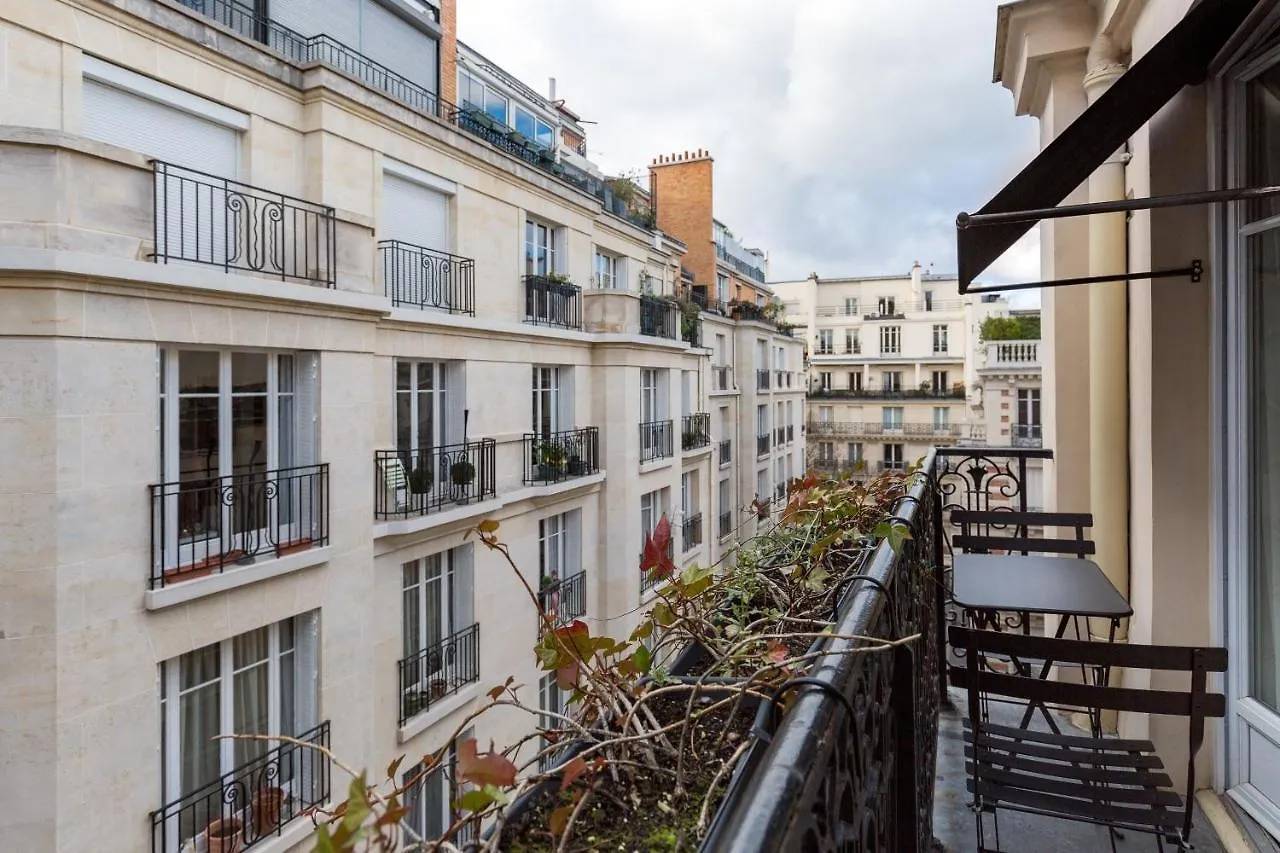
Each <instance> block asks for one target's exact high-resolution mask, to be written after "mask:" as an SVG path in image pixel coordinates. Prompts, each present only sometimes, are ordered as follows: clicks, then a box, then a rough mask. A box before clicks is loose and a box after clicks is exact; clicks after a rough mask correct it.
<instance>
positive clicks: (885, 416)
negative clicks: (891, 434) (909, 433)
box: [880, 406, 902, 430]
mask: <svg viewBox="0 0 1280 853" xmlns="http://www.w3.org/2000/svg"><path fill="white" fill-rule="evenodd" d="M880 418H881V420H880V423H881V426H883V427H884V428H885V429H886V430H890V429H893V430H900V429H902V407H901V406H885V407H884V408H883V409H881V410H880Z"/></svg>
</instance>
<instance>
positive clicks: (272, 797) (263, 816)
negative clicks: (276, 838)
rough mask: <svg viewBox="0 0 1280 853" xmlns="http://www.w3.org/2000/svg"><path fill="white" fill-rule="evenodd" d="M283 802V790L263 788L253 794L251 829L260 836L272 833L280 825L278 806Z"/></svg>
mask: <svg viewBox="0 0 1280 853" xmlns="http://www.w3.org/2000/svg"><path fill="white" fill-rule="evenodd" d="M283 803H284V790H283V789H281V788H274V787H272V788H263V789H262V790H260V791H258V792H257V793H256V794H254V795H253V829H254V832H256V833H257V834H258V837H259V838H261V837H262V836H264V835H270V834H272V833H274V832H275V831H276V830H277V829H278V828H279V827H280V806H281V805H282V804H283Z"/></svg>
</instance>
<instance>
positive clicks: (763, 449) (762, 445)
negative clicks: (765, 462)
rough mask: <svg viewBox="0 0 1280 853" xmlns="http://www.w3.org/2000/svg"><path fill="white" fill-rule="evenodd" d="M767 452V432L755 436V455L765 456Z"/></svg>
mask: <svg viewBox="0 0 1280 853" xmlns="http://www.w3.org/2000/svg"><path fill="white" fill-rule="evenodd" d="M768 453H769V433H767V432H766V433H765V434H764V435H757V436H756V455H757V456H767V455H768Z"/></svg>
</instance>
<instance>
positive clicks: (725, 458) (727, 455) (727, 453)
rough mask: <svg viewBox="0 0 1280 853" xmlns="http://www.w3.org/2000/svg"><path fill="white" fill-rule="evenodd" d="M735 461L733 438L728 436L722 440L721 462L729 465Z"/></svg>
mask: <svg viewBox="0 0 1280 853" xmlns="http://www.w3.org/2000/svg"><path fill="white" fill-rule="evenodd" d="M732 461H733V439H730V438H726V439H724V440H723V441H721V442H720V464H721V465H728V464H729V463H730V462H732Z"/></svg>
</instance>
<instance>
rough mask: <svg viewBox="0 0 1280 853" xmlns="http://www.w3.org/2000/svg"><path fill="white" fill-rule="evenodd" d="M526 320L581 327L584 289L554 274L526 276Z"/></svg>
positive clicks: (536, 323) (575, 327) (543, 324)
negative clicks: (553, 276)
mask: <svg viewBox="0 0 1280 853" xmlns="http://www.w3.org/2000/svg"><path fill="white" fill-rule="evenodd" d="M524 321H525V322H526V323H532V324H534V325H535V326H559V327H560V328H563V329H581V328H582V288H580V287H578V286H577V285H576V284H570V283H569V282H566V281H561V280H559V279H556V278H551V277H550V276H545V275H527V276H525V277H524Z"/></svg>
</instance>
